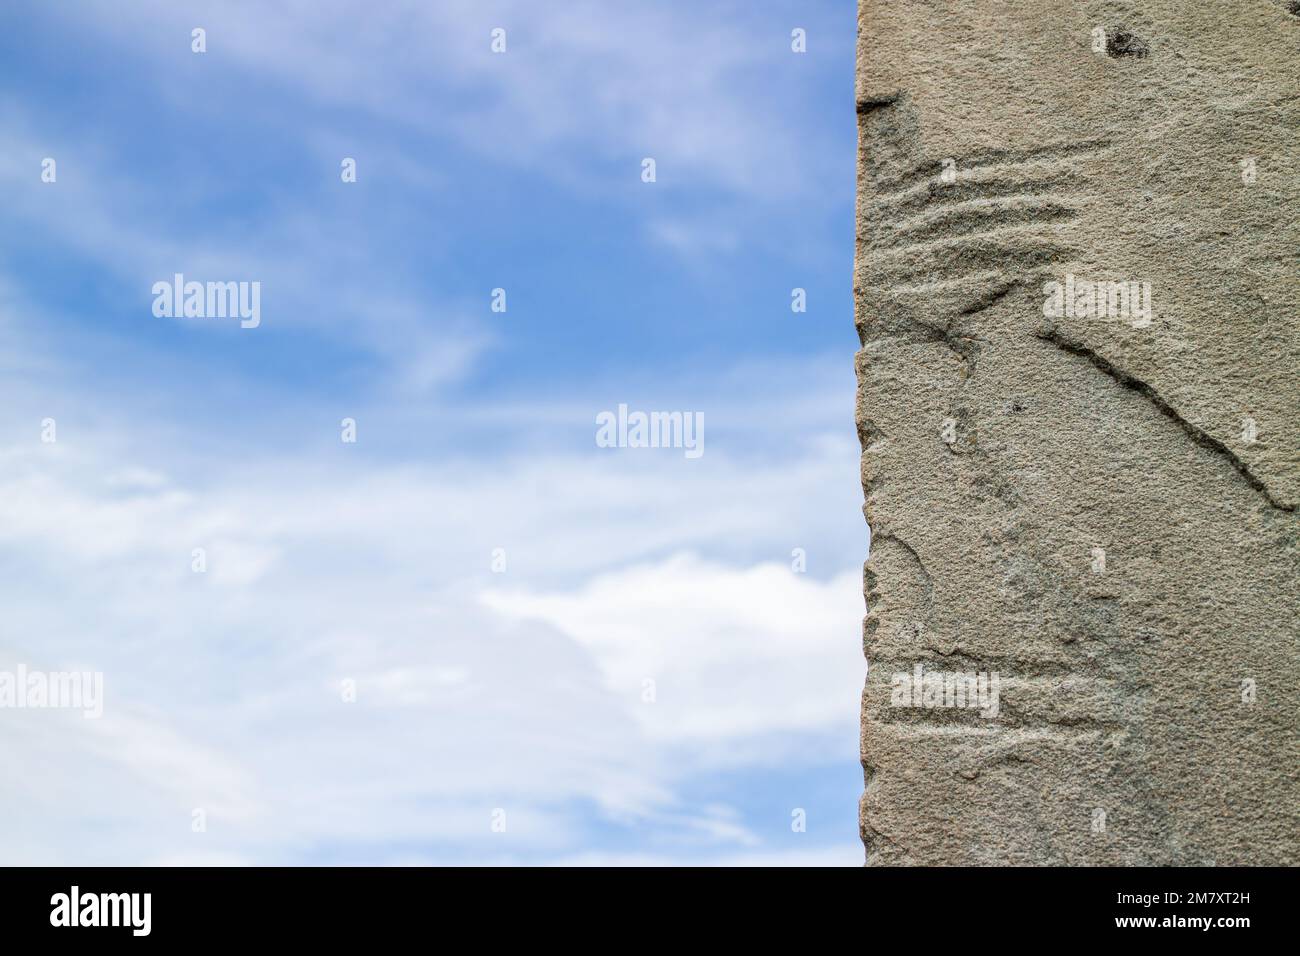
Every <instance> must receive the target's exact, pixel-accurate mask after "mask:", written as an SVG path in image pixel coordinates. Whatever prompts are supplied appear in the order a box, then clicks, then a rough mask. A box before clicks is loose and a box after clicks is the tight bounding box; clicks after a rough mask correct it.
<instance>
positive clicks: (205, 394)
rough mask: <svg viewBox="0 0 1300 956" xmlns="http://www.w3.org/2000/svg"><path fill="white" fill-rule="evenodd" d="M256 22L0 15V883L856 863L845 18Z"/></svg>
mask: <svg viewBox="0 0 1300 956" xmlns="http://www.w3.org/2000/svg"><path fill="white" fill-rule="evenodd" d="M270 7H271V5H266V4H260V3H238V2H230V0H223V2H219V3H199V2H193V3H179V4H178V3H174V2H161V0H158V2H152V0H144V2H134V3H131V4H125V5H124V4H120V3H108V2H104V3H98V2H85V3H76V4H66V5H49V4H38V3H28V2H16V3H10V4H6V5H5V7H4V10H3V12H0V27H2V28H0V62H3V63H4V64H5V69H6V71H7V79H8V82H7V83H5V84H4V92H3V93H0V129H2V130H3V134H4V142H5V144H6V148H5V149H4V150H3V151H0V194H2V195H3V197H4V201H3V202H2V203H0V217H3V220H4V230H3V235H4V236H5V237H6V239H5V244H4V256H3V258H2V259H0V356H2V357H3V363H4V372H5V374H4V376H3V381H4V385H3V389H4V395H3V398H4V402H3V407H4V411H3V412H2V413H0V455H3V460H4V465H3V467H2V468H0V482H3V485H4V487H3V488H2V489H0V491H2V492H3V494H0V509H2V510H3V512H4V513H3V514H0V562H2V563H3V568H4V570H5V575H4V580H5V581H6V582H7V592H8V593H7V594H6V596H5V604H6V608H7V611H8V613H7V615H6V617H7V621H6V625H5V626H4V628H3V630H0V667H3V668H11V667H13V666H15V665H16V664H17V663H18V662H22V663H24V664H26V666H28V667H29V668H44V669H46V670H52V671H53V670H66V669H72V668H78V669H87V670H98V671H102V672H103V673H104V675H105V688H106V690H105V693H106V701H105V713H104V716H103V717H102V718H101V719H99V720H84V719H83V718H82V717H81V716H80V714H75V713H64V712H56V711H46V712H36V711H29V712H20V711H0V719H2V720H4V721H5V724H6V728H5V733H3V734H0V747H2V748H4V750H5V751H6V757H7V759H8V762H9V765H10V766H11V767H22V768H25V769H24V771H23V772H22V773H21V774H17V773H15V774H9V775H6V779H5V780H4V782H0V806H2V807H3V810H4V812H3V814H0V846H3V847H4V848H5V849H4V850H3V851H0V854H2V855H3V856H4V857H5V858H7V859H6V862H50V863H96V864H109V863H119V864H129V863H153V862H162V863H171V862H174V863H187V862H188V863H204V862H213V863H268V864H269V863H285V864H291V863H426V862H428V863H438V862H450V863H462V862H489V863H491V862H502V863H509V862H522V863H564V862H586V863H625V862H633V863H640V862H644V863H718V862H728V863H730V862H737V863H739V862H753V863H769V862H770V863H793V862H807V863H843V864H850V865H852V864H856V863H858V862H860V860H861V847H860V844H859V843H858V840H857V828H856V800H857V794H858V790H859V788H860V784H861V775H860V771H859V768H858V766H857V753H856V751H857V730H856V726H857V700H858V688H859V687H860V686H861V683H862V678H863V664H862V658H861V650H860V638H859V625H860V617H861V613H862V602H861V570H860V569H861V562H862V559H863V558H864V556H865V553H866V545H867V531H866V527H865V525H864V523H863V522H862V519H861V512H860V502H861V490H860V487H859V485H858V478H857V457H858V451H857V447H856V437H855V434H854V430H853V420H852V408H853V404H852V403H853V371H852V354H853V351H854V349H855V347H856V337H855V335H854V331H853V324H852V301H851V291H852V290H851V281H852V268H851V256H852V248H853V244H852V238H853V218H852V202H853V187H854V177H853V157H854V148H855V136H856V134H855V116H854V110H853V102H852V90H853V84H852V57H853V45H854V36H855V23H854V5H853V4H852V3H851V2H847V0H841V2H824V3H777V2H770V3H761V4H754V3H734V4H732V3H717V4H708V5H701V4H691V3H655V4H646V3H632V2H622V0H620V2H607V3H563V4H561V3H469V2H466V3H413V2H412V3H404V2H385V3H378V4H371V5H368V6H366V7H365V8H364V12H363V13H359V12H358V10H359V9H361V8H358V7H357V6H356V5H355V4H345V3H330V2H324V3H322V2H311V3H308V2H285V3H278V4H275V5H273V9H271V8H270ZM195 27H202V28H203V29H204V30H206V44H207V52H205V53H202V54H197V53H194V52H192V50H191V30H192V29H193V28H195ZM497 27H500V28H503V29H505V31H506V44H507V45H506V52H504V53H493V52H492V51H491V49H490V35H491V31H492V30H493V29H494V28H497ZM795 28H802V29H804V30H805V31H806V33H807V52H806V53H803V54H796V53H793V52H792V51H791V49H790V37H791V31H792V30H793V29H795ZM47 157H49V158H53V159H55V160H56V163H57V180H56V181H55V182H53V183H47V182H42V179H41V169H42V161H43V159H45V158H47ZM344 157H351V158H354V159H355V160H356V164H357V181H356V182H355V183H344V182H342V181H341V178H340V162H341V161H342V159H343V158H344ZM646 157H652V158H654V160H655V162H656V181H655V182H653V183H646V182H643V181H642V177H641V171H642V160H643V159H644V158H646ZM177 272H180V273H184V274H185V275H186V277H187V278H189V279H197V280H199V281H209V280H211V281H257V282H260V283H261V290H262V293H261V294H262V301H261V324H260V326H259V327H257V328H255V329H241V328H240V327H239V323H238V322H237V321H234V320H221V319H195V318H190V319H185V318H159V317H156V316H155V315H154V314H153V312H152V310H151V307H152V302H153V296H152V293H151V287H152V285H153V283H154V282H156V281H159V280H169V279H170V278H171V276H172V275H173V274H174V273H177ZM796 287H798V288H803V289H805V290H806V292H807V303H808V307H807V311H806V312H804V313H794V312H792V311H791V308H790V302H791V290H792V289H794V288H796ZM494 288H503V289H505V290H506V296H507V300H506V301H507V310H506V311H505V312H504V313H502V312H493V311H491V309H490V302H491V294H492V290H493V289H494ZM620 403H625V404H627V405H629V406H630V407H631V408H633V409H643V410H684V411H690V412H698V413H699V414H701V415H702V416H703V420H704V424H705V429H704V431H705V446H704V447H705V453H704V454H703V455H702V456H701V457H699V458H698V459H688V458H686V457H685V456H684V455H683V454H682V451H681V450H680V449H639V448H600V447H597V446H596V443H595V441H594V434H595V420H596V416H597V414H598V413H600V412H602V411H605V410H614V409H616V408H617V407H618V405H619V404H620ZM46 418H52V419H54V420H55V421H56V423H57V441H55V442H43V441H42V440H41V437H42V426H41V422H42V421H43V420H44V419H46ZM343 418H353V419H355V421H356V423H357V441H356V442H355V443H344V442H342V441H340V422H341V420H342V419H343ZM194 548H203V549H204V550H205V553H206V557H207V570H206V571H205V572H204V573H201V574H198V573H194V572H193V571H192V569H191V555H192V552H193V549H194ZM795 548H801V549H803V550H804V551H805V552H806V554H807V570H806V572H805V573H795V572H794V571H793V570H792V568H791V552H792V550H793V549H795ZM495 549H501V550H502V551H503V552H504V554H505V556H506V566H505V569H504V571H497V572H494V571H493V570H492V567H491V562H492V554H493V552H494V550H495ZM344 680H351V681H354V682H355V686H356V688H357V699H356V701H355V702H350V703H349V702H344V701H342V700H341V695H340V692H339V687H340V684H341V682H342V681H344ZM646 680H652V681H654V688H655V694H654V700H653V701H647V700H645V699H644V697H645V694H644V688H645V683H644V682H645V681H646ZM38 768H39V769H38ZM196 809H202V810H203V811H204V817H205V819H206V822H207V826H206V830H205V831H204V832H198V833H196V832H193V830H192V827H191V821H192V817H193V813H194V811H195V810H196ZM795 809H802V810H804V811H805V812H806V815H807V829H806V832H799V833H796V832H792V830H791V826H790V821H791V813H792V811H794V810H795ZM497 810H504V812H505V820H506V826H505V829H504V832H500V831H499V830H498V831H496V832H494V831H493V830H492V828H491V827H490V822H491V820H492V818H493V817H492V815H493V812H494V811H497Z"/></svg>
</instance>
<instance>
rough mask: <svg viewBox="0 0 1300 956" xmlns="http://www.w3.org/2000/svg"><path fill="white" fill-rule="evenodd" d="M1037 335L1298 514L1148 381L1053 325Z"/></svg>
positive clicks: (1282, 508)
mask: <svg viewBox="0 0 1300 956" xmlns="http://www.w3.org/2000/svg"><path fill="white" fill-rule="evenodd" d="M1034 334H1035V336H1036V337H1037V338H1039V339H1042V340H1043V341H1044V342H1049V343H1051V344H1052V345H1054V346H1056V347H1057V348H1058V349H1060V350H1061V351H1063V352H1068V353H1069V354H1071V355H1077V356H1079V357H1080V358H1084V359H1087V360H1088V362H1089V363H1091V364H1092V365H1093V367H1094V368H1096V369H1098V370H1099V371H1101V372H1103V373H1104V374H1106V375H1108V376H1109V377H1110V378H1112V379H1114V380H1115V381H1116V382H1117V383H1119V384H1120V385H1121V386H1123V387H1124V388H1127V389H1130V390H1132V391H1135V392H1137V393H1138V394H1139V395H1142V396H1143V397H1145V398H1146V399H1147V400H1148V401H1150V402H1151V404H1152V405H1154V406H1155V407H1156V408H1158V409H1160V411H1161V412H1163V413H1164V414H1165V416H1166V417H1167V418H1170V419H1172V420H1173V421H1174V422H1175V423H1177V425H1178V426H1179V427H1180V428H1182V430H1183V431H1184V432H1186V433H1187V435H1188V436H1189V437H1190V438H1191V439H1192V441H1194V442H1196V444H1198V445H1200V446H1201V447H1202V448H1208V449H1209V450H1210V451H1213V452H1216V453H1217V454H1219V455H1220V456H1221V457H1222V458H1224V459H1225V460H1226V461H1227V462H1228V463H1229V464H1230V465H1232V467H1233V468H1234V469H1236V471H1237V473H1238V474H1240V475H1241V476H1242V477H1243V478H1245V479H1246V482H1247V483H1248V484H1249V485H1250V487H1252V488H1254V489H1255V490H1256V491H1258V492H1259V493H1260V494H1261V495H1263V496H1264V499H1265V500H1266V501H1267V502H1268V503H1269V504H1270V505H1272V506H1273V507H1274V508H1276V509H1278V510H1279V511H1286V512H1294V511H1295V507H1296V506H1295V505H1294V504H1284V503H1283V502H1281V501H1278V500H1277V499H1276V498H1274V497H1273V495H1272V493H1271V492H1270V491H1269V490H1268V486H1267V485H1266V484H1265V483H1264V482H1263V480H1262V479H1260V478H1259V476H1257V475H1256V474H1255V473H1254V472H1252V471H1251V470H1250V467H1249V466H1248V465H1247V464H1246V463H1245V462H1244V461H1242V460H1241V459H1240V458H1238V457H1237V455H1236V453H1234V452H1233V450H1232V449H1231V448H1229V447H1228V446H1227V445H1225V444H1224V443H1223V442H1221V441H1219V440H1218V439H1217V438H1214V437H1213V436H1211V435H1210V434H1208V433H1207V432H1205V431H1203V430H1202V429H1200V428H1197V427H1196V426H1195V425H1193V424H1192V423H1191V422H1189V421H1188V420H1187V419H1185V418H1183V416H1182V415H1180V414H1178V410H1177V409H1175V408H1174V407H1173V406H1172V405H1170V404H1169V403H1168V402H1167V401H1165V400H1164V399H1163V398H1162V397H1161V396H1160V393H1159V392H1157V391H1156V390H1155V389H1154V388H1152V387H1151V386H1150V385H1148V384H1147V383H1146V382H1144V381H1142V380H1141V379H1138V378H1134V377H1133V376H1132V375H1130V374H1128V373H1127V372H1125V371H1124V370H1123V369H1121V368H1118V367H1117V366H1116V365H1115V364H1114V363H1113V362H1110V361H1108V360H1107V359H1105V358H1103V357H1102V356H1101V355H1098V354H1097V353H1096V352H1094V351H1093V350H1092V349H1090V348H1088V347H1087V346H1086V345H1084V344H1083V343H1082V342H1076V341H1073V340H1071V339H1067V338H1066V337H1065V336H1063V335H1062V334H1061V332H1060V330H1059V329H1057V328H1056V327H1055V326H1051V327H1049V328H1047V329H1046V330H1044V331H1040V332H1036V333H1034Z"/></svg>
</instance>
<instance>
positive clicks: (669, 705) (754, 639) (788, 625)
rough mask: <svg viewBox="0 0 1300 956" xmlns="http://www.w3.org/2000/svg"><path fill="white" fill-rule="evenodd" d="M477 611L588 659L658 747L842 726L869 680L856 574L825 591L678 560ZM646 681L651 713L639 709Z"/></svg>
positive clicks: (775, 573) (812, 583) (519, 595)
mask: <svg viewBox="0 0 1300 956" xmlns="http://www.w3.org/2000/svg"><path fill="white" fill-rule="evenodd" d="M482 599H483V601H484V602H485V603H486V604H487V605H488V606H489V607H492V608H495V609H497V610H499V611H501V612H503V613H506V614H510V615H513V616H516V617H519V618H522V619H537V620H541V621H545V622H546V623H548V624H551V625H552V626H554V627H556V628H557V629H558V630H560V631H561V632H563V633H565V634H568V635H571V636H572V637H573V638H574V639H575V640H577V641H578V642H579V643H580V644H581V645H582V646H583V647H585V648H587V649H589V650H590V651H591V653H592V655H593V657H594V658H595V659H596V661H597V662H598V664H599V665H600V668H601V672H602V674H603V675H604V677H605V680H606V682H607V683H608V685H609V687H610V688H611V689H612V690H613V691H614V692H615V693H616V694H617V695H618V696H620V697H621V698H622V699H624V700H627V701H630V702H633V706H632V707H631V711H632V713H634V714H635V715H636V717H637V719H638V722H639V723H640V724H641V726H642V728H643V729H644V730H645V731H646V733H647V734H648V735H649V736H651V737H652V738H655V739H664V740H671V741H681V740H692V739H700V740H706V741H711V742H717V741H721V740H726V739H728V738H732V737H740V736H747V735H757V734H763V733H778V732H790V731H814V730H819V729H823V728H827V727H834V726H837V725H841V726H842V725H843V724H844V721H845V717H846V715H847V716H851V715H852V714H853V712H854V706H853V701H854V700H855V696H856V693H857V691H858V689H860V687H861V685H862V680H863V676H864V673H863V668H862V658H861V653H860V652H859V650H858V649H857V648H855V647H854V644H853V642H852V641H846V640H845V634H846V633H851V631H852V627H853V623H854V621H855V620H856V619H857V618H858V617H860V616H861V607H862V599H861V595H860V576H859V575H858V574H857V573H856V572H852V571H850V572H846V573H844V574H841V575H838V576H837V577H835V578H832V579H831V580H829V581H826V582H825V583H822V582H819V581H816V580H811V579H809V578H808V577H807V576H806V575H803V574H797V573H795V572H793V571H792V570H791V568H790V566H789V565H780V564H760V565H757V566H754V567H749V568H729V567H725V566H722V565H718V564H716V563H712V562H706V561H701V560H700V559H698V558H696V557H694V556H692V555H689V554H683V555H677V556H675V557H673V558H670V559H668V560H666V561H663V562H660V563H658V564H654V565H640V566H637V567H633V568H628V569H626V570H623V571H618V572H614V573H611V574H604V575H599V576H597V577H595V578H594V579H592V580H591V581H590V582H588V583H587V584H586V585H584V586H583V587H582V588H580V589H578V590H576V591H567V592H559V593H556V592H543V593H530V592H508V591H507V592H503V591H486V592H484V593H483V595H482ZM646 681H651V682H653V691H654V694H653V696H654V702H653V703H646V702H642V701H641V700H640V697H641V695H642V693H643V688H644V687H645V686H646V685H645V682H646Z"/></svg>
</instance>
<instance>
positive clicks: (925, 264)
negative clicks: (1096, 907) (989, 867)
mask: <svg viewBox="0 0 1300 956" xmlns="http://www.w3.org/2000/svg"><path fill="white" fill-rule="evenodd" d="M1293 7H1295V8H1296V9H1297V13H1300V5H1297V4H1293V3H1290V2H1287V0H1207V2H1203V3H1202V2H1194V3H1193V2H1188V0H1147V2H1141V3H1113V2H1097V0H1084V2H1079V0H1020V2H1015V0H1008V2H995V0H970V2H965V3H952V2H948V0H929V2H925V0H862V2H861V4H860V8H859V30H860V36H859V54H858V80H857V101H858V107H857V108H858V120H859V131H860V145H859V182H858V193H859V196H858V210H857V263H856V268H855V301H856V321H857V327H858V332H859V335H860V337H861V341H862V349H861V351H860V352H859V353H858V356H857V369H858V381H859V392H858V405H857V421H858V429H859V434H860V437H861V440H862V447H863V455H862V479H863V486H864V489H865V493H866V507H865V512H866V516H867V521H868V523H869V524H870V527H871V530H872V543H871V554H870V558H869V560H868V562H867V565H866V569H865V591H866V600H867V616H866V620H865V628H864V648H865V652H866V655H867V659H868V664H869V674H868V678H867V684H866V689H865V692H864V695H863V721H862V759H863V766H864V769H865V781H866V786H865V790H864V793H863V796H862V801H861V828H862V837H863V841H864V843H865V845H866V853H867V861H868V863H872V864H878V863H879V864H1008V863H1014V864H1221V865H1222V864H1295V863H1297V862H1300V853H1298V852H1297V834H1298V833H1300V787H1298V786H1297V771H1298V770H1300V744H1298V741H1300V728H1298V725H1297V701H1298V700H1300V695H1298V694H1297V691H1298V690H1300V663H1298V658H1300V654H1298V635H1300V613H1297V612H1298V611H1300V529H1298V526H1297V522H1298V521H1300V518H1298V516H1297V512H1296V510H1295V509H1296V505H1297V502H1300V389H1298V388H1297V374H1298V373H1300V258H1298V253H1300V225H1298V224H1300V16H1297V14H1296V13H1292V12H1291V10H1292V8H1293ZM1098 27H1100V28H1101V31H1100V33H1098V32H1095V31H1096V28H1098ZM1098 38H1100V39H1099V40H1098ZM1094 47H1099V49H1094ZM949 160H951V162H947V161H949ZM1252 161H1253V162H1252ZM1252 170H1253V171H1254V176H1253V181H1247V180H1251V179H1252V176H1251V175H1250V173H1251V171H1252ZM1067 274H1070V275H1073V276H1075V277H1076V279H1078V280H1086V281H1096V280H1100V281H1106V282H1125V283H1127V282H1138V283H1141V282H1149V283H1150V290H1151V298H1150V302H1151V306H1152V308H1151V313H1150V317H1149V320H1147V319H1144V318H1143V316H1142V315H1141V314H1140V309H1138V310H1134V309H1130V310H1129V311H1128V312H1127V313H1125V312H1124V309H1123V305H1124V303H1123V300H1122V299H1117V300H1116V303H1115V307H1114V308H1113V309H1112V308H1111V306H1110V303H1109V300H1107V302H1106V305H1105V306H1104V309H1105V313H1106V314H1104V315H1101V316H1096V315H1090V314H1088V310H1087V309H1086V306H1085V305H1080V306H1079V307H1078V308H1076V309H1072V310H1071V311H1072V312H1073V313H1074V314H1060V315H1048V314H1045V312H1050V311H1053V309H1052V303H1051V302H1050V296H1051V294H1052V293H1051V287H1050V286H1046V285H1045V284H1046V283H1049V282H1052V281H1058V282H1064V281H1065V276H1066V275H1067ZM1079 288H1080V287H1077V286H1076V290H1075V291H1076V293H1077V292H1078V290H1079ZM1126 288H1127V287H1126ZM1138 288H1139V290H1140V286H1139V287H1138ZM1138 301H1139V302H1140V299H1139V300H1138ZM1061 311H1064V310H1061ZM918 663H919V664H921V665H922V668H923V672H929V671H933V672H938V675H939V678H940V679H941V678H942V676H943V675H944V674H952V673H970V674H981V673H983V674H986V675H989V676H988V679H989V681H990V684H989V685H986V686H990V687H991V686H992V683H991V682H992V675H993V674H994V673H996V674H997V675H998V683H999V686H1000V691H999V698H998V706H997V712H996V715H995V716H982V715H981V711H980V710H979V709H976V708H973V707H971V706H958V705H957V704H958V703H960V702H959V701H957V700H956V698H955V695H954V694H953V692H952V691H951V690H950V692H949V695H948V697H947V699H946V701H945V698H944V697H943V695H942V692H941V688H940V687H939V685H933V686H934V691H933V694H935V695H937V696H932V697H931V698H930V701H931V703H934V702H935V701H937V702H938V704H937V705H936V706H926V697H925V691H924V688H925V681H924V680H922V682H921V688H922V693H921V694H920V695H919V696H916V697H913V696H911V695H910V692H909V693H908V694H906V695H901V696H900V690H899V688H900V687H905V686H906V685H904V684H902V683H901V682H900V681H899V680H898V678H897V677H896V675H899V674H909V675H911V674H914V673H915V667H916V665H917V664H918ZM962 686H963V688H964V687H965V685H962ZM988 699H989V698H988V697H985V698H984V700H985V702H987V701H988ZM946 702H947V703H951V704H952V706H944V704H945V703H946ZM918 703H919V706H918ZM967 703H969V701H967ZM985 709H986V710H988V709H989V708H987V707H986V708H985Z"/></svg>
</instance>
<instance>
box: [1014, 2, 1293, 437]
mask: <svg viewBox="0 0 1300 956" xmlns="http://www.w3.org/2000/svg"><path fill="white" fill-rule="evenodd" d="M1297 2H1300V0H1297ZM1024 410H1025V406H1023V405H1021V404H1020V403H1019V402H1012V403H1011V404H1010V406H1008V407H1007V411H1009V412H1010V413H1011V414H1012V415H1018V414H1020V413H1021V412H1023V411H1024Z"/></svg>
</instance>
